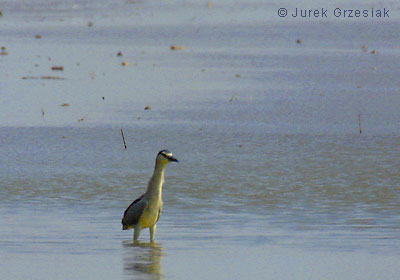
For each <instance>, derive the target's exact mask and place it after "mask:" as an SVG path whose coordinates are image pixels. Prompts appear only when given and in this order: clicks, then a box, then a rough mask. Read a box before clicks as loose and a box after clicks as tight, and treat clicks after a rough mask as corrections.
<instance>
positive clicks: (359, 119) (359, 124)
mask: <svg viewBox="0 0 400 280" xmlns="http://www.w3.org/2000/svg"><path fill="white" fill-rule="evenodd" d="M358 129H359V130H360V134H361V133H362V129H361V114H358Z"/></svg>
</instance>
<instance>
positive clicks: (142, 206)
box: [122, 150, 178, 243]
mask: <svg viewBox="0 0 400 280" xmlns="http://www.w3.org/2000/svg"><path fill="white" fill-rule="evenodd" d="M169 162H178V160H177V159H176V158H175V157H173V155H172V153H171V152H170V151H168V150H162V151H160V152H159V153H158V154H157V157H156V164H155V167H154V171H153V176H152V177H151V179H150V181H149V183H148V186H147V191H146V192H145V193H144V194H143V195H142V196H140V197H139V198H137V199H136V200H134V201H133V202H132V203H131V205H129V207H128V208H127V209H126V210H125V212H124V216H123V218H122V230H128V229H133V230H134V232H133V241H134V242H135V243H137V242H138V241H137V240H138V238H139V235H140V231H141V230H142V229H143V228H149V231H150V242H151V243H152V242H154V235H155V233H156V223H157V222H158V219H159V218H160V215H161V209H162V205H163V202H162V187H163V184H164V171H165V166H166V165H167V164H168V163H169Z"/></svg>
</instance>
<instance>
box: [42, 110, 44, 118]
mask: <svg viewBox="0 0 400 280" xmlns="http://www.w3.org/2000/svg"><path fill="white" fill-rule="evenodd" d="M42 118H44V109H43V108H42Z"/></svg>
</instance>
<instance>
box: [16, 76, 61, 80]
mask: <svg viewBox="0 0 400 280" xmlns="http://www.w3.org/2000/svg"><path fill="white" fill-rule="evenodd" d="M22 80H65V78H62V77H57V76H42V77H34V76H25V77H22Z"/></svg>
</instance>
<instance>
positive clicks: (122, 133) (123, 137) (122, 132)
mask: <svg viewBox="0 0 400 280" xmlns="http://www.w3.org/2000/svg"><path fill="white" fill-rule="evenodd" d="M121 135H122V140H123V141H124V147H125V150H126V142H125V136H124V131H123V130H122V128H121Z"/></svg>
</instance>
